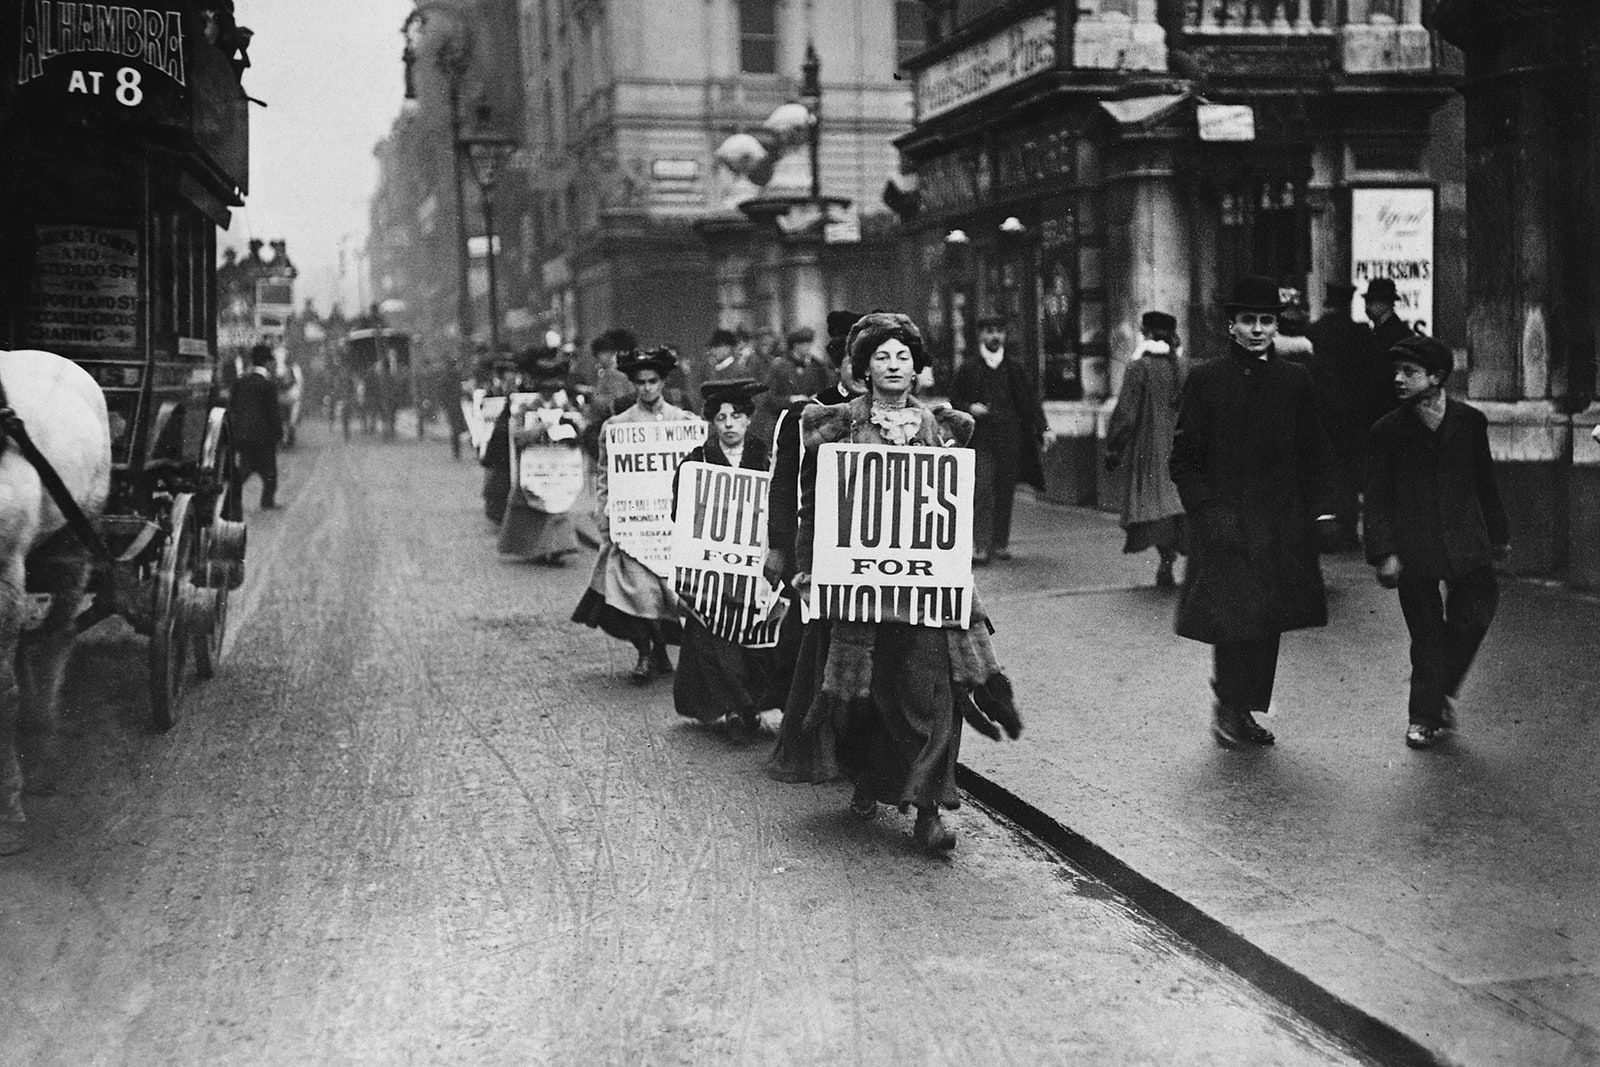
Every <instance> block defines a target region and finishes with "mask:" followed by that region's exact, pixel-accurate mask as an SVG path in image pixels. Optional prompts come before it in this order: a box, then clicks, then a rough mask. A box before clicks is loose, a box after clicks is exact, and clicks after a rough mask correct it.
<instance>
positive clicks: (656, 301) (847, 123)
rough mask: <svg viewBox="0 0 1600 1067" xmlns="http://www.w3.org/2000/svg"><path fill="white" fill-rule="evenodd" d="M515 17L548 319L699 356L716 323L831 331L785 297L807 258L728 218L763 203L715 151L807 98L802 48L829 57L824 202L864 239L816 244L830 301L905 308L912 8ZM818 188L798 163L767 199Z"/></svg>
mask: <svg viewBox="0 0 1600 1067" xmlns="http://www.w3.org/2000/svg"><path fill="white" fill-rule="evenodd" d="M520 6H521V26H522V69H523V70H524V72H525V76H526V85H525V88H526V103H527V107H526V119H527V121H526V139H527V143H528V146H529V148H530V149H531V155H532V159H531V164H532V165H531V168H530V178H531V183H532V190H531V191H532V197H531V203H530V205H529V210H528V213H527V214H526V215H525V216H524V217H523V219H522V220H521V226H522V233H523V242H522V251H523V255H524V256H525V257H526V259H527V262H526V263H525V267H526V269H527V270H528V271H529V274H530V278H531V280H532V283H533V287H534V289H535V290H536V294H537V296H536V303H537V310H538V314H539V316H540V322H541V323H542V324H543V325H545V326H547V327H550V328H553V329H556V330H558V331H559V332H560V333H561V334H562V335H563V336H564V337H566V338H568V339H572V338H577V339H580V340H581V339H588V338H592V337H594V336H595V335H596V334H598V333H599V332H601V331H602V330H604V329H606V328H607V327H609V326H613V325H627V326H629V327H631V328H633V329H634V330H636V331H637V332H638V333H639V335H640V336H641V337H643V338H647V339H652V340H661V341H670V342H676V343H678V344H681V345H684V346H690V347H693V346H698V345H699V344H701V343H703V342H704V340H705V338H706V337H707V335H708V334H709V333H710V331H711V330H712V328H713V327H716V326H718V325H723V326H728V327H744V328H748V329H755V328H759V327H770V328H773V329H782V328H785V327H788V326H792V325H801V324H805V325H811V326H812V327H814V328H816V329H818V330H820V329H821V327H822V326H823V323H822V321H820V318H818V317H817V316H816V314H815V312H814V310H807V311H805V312H803V313H802V312H799V311H797V309H796V307H794V306H793V304H792V301H789V302H786V299H785V296H784V294H785V291H786V287H789V284H790V281H792V279H789V278H788V277H787V275H786V272H789V271H791V270H792V269H794V268H795V264H794V263H793V262H789V263H786V262H785V255H786V251H785V248H786V247H787V246H786V245H785V243H784V242H782V241H780V240H778V239H777V237H776V235H775V234H772V233H768V232H766V231H763V230H762V229H761V228H760V227H758V226H757V225H756V224H755V223H752V222H751V221H750V220H749V219H747V218H746V217H745V216H744V215H743V214H742V213H741V212H740V211H739V210H738V209H737V207H736V206H735V202H736V201H738V200H740V199H744V198H748V197H750V196H752V195H754V194H755V193H756V192H757V190H756V189H755V188H754V187H753V186H751V185H750V183H748V182H741V181H740V180H738V179H736V178H735V177H734V176H733V175H732V174H731V173H730V172H729V171H728V170H726V169H725V168H723V167H721V166H720V165H719V164H718V163H717V161H716V159H715V158H714V153H715V152H716V150H717V148H718V146H719V145H720V144H721V143H722V142H723V141H724V139H726V138H727V137H728V136H729V135H730V134H734V133H737V132H740V131H743V130H748V129H750V128H751V127H754V126H757V125H759V124H760V123H761V122H762V121H763V120H764V119H766V118H767V116H768V115H769V114H770V113H771V112H772V111H773V110H774V109H775V108H777V107H778V106H779V105H782V104H784V103H788V102H792V101H794V100H795V98H796V94H797V91H798V88H799V82H800V73H801V63H802V60H803V58H804V55H805V51H806V46H807V43H808V42H814V44H815V47H816V51H817V53H818V55H819V57H820V59H821V63H822V86H823V90H824V96H823V103H822V113H823V123H822V127H821V130H822V138H821V170H822V189H823V192H824V193H825V194H827V195H832V196H842V197H848V198H850V199H851V200H852V201H853V204H854V208H855V209H856V210H857V211H858V212H859V213H860V219H861V222H860V226H861V231H862V233H863V234H864V235H865V237H866V240H864V241H863V242H859V243H853V244H848V245H846V244H837V245H829V246H827V247H826V248H825V249H824V250H823V252H822V258H823V263H822V266H823V271H822V277H823V279H824V282H825V284H826V285H827V286H828V287H829V291H828V293H827V294H826V295H825V302H831V303H833V304H835V305H839V304H845V303H851V302H854V303H872V302H877V303H889V302H891V301H893V300H894V299H895V298H896V295H897V293H898V289H897V288H896V287H895V284H890V282H891V280H892V279H894V278H897V275H895V274H894V272H893V270H892V265H893V263H894V262H895V260H896V259H897V255H896V253H895V248H896V244H895V238H894V235H893V233H892V230H893V225H892V224H893V221H894V217H893V215H892V214H891V213H889V211H888V210H887V209H886V208H885V207H884V206H883V202H882V200H881V194H882V192H883V188H884V185H885V182H886V181H887V180H888V179H889V178H890V177H892V176H893V175H894V174H895V173H896V172H897V171H898V169H899V161H898V158H897V155H896V152H895V150H894V147H893V143H892V141H893V138H894V137H896V136H898V135H899V134H901V133H904V132H905V131H906V130H907V129H909V127H910V118H911V96H910V90H909V87H908V86H907V85H906V84H905V83H903V82H901V81H897V80H896V78H895V72H896V67H897V64H898V61H899V58H900V57H901V56H902V55H904V54H906V53H908V52H910V51H914V50H916V49H917V48H920V46H921V43H922V39H923V30H924V13H923V11H922V9H921V6H920V5H919V4H917V3H892V2H880V0H815V2H814V3H808V4H798V3H793V2H780V0H611V2H609V3H604V4H601V3H596V2H593V0H521V5H520ZM807 180H808V170H807V163H806V154H805V152H804V151H803V150H802V151H800V152H797V153H794V154H793V155H791V156H790V157H788V158H787V159H786V160H785V161H784V162H783V163H782V164H781V165H780V167H779V168H778V173H777V174H776V175H775V176H774V178H773V180H772V187H784V188H790V189H793V188H795V187H797V185H798V184H802V183H804V182H806V181H807ZM875 235H877V236H875ZM790 259H793V257H792V256H791V257H790ZM873 260H876V261H877V262H876V269H870V268H869V267H868V266H867V264H869V263H871V262H872V261H873ZM896 284H897V283H896ZM797 317H805V318H817V321H810V322H806V323H799V322H796V321H793V320H795V319H796V318H797Z"/></svg>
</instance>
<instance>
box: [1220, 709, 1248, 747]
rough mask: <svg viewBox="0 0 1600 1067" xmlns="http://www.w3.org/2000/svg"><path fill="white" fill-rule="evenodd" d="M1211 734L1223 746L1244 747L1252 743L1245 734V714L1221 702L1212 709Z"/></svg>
mask: <svg viewBox="0 0 1600 1067" xmlns="http://www.w3.org/2000/svg"><path fill="white" fill-rule="evenodd" d="M1211 736H1212V737H1214V738H1216V740H1217V744H1219V745H1221V746H1222V747H1223V748H1243V747H1244V746H1245V745H1247V744H1249V743H1250V739H1249V737H1247V736H1246V735H1245V729H1244V721H1243V716H1241V715H1240V713H1239V712H1237V711H1234V710H1233V709H1232V708H1225V707H1223V706H1222V705H1221V704H1217V705H1215V706H1214V707H1213V708H1212V709H1211Z"/></svg>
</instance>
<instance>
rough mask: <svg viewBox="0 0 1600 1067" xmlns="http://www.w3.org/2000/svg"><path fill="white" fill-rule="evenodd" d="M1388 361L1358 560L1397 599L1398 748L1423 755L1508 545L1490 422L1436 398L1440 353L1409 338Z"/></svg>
mask: <svg viewBox="0 0 1600 1067" xmlns="http://www.w3.org/2000/svg"><path fill="white" fill-rule="evenodd" d="M1389 353H1390V356H1391V357H1392V358H1393V359H1394V368H1395V370H1394V384H1395V393H1396V394H1397V395H1398V396H1399V397H1400V400H1401V401H1402V403H1401V406H1400V407H1399V408H1397V409H1395V410H1394V411H1392V412H1390V413H1389V414H1388V415H1385V416H1384V417H1383V418H1381V419H1379V420H1378V422H1377V425H1375V426H1373V427H1372V434H1371V446H1372V447H1371V454H1370V458H1369V460H1368V464H1367V498H1366V500H1367V524H1366V530H1365V535H1366V549H1367V560H1368V562H1370V563H1371V564H1373V565H1374V566H1375V567H1377V578H1378V582H1379V584H1380V585H1382V586H1383V587H1384V588H1385V589H1397V590H1399V594H1400V611H1401V613H1402V614H1403V615H1404V616H1405V620H1406V629H1407V630H1409V631H1410V633H1411V698H1410V701H1409V716H1410V723H1409V725H1408V726H1407V728H1406V744H1407V745H1410V746H1411V747H1412V748H1428V747H1430V746H1432V745H1433V744H1434V743H1436V742H1437V741H1438V740H1439V738H1440V737H1441V736H1442V735H1443V734H1444V732H1445V731H1446V730H1448V729H1449V728H1450V727H1451V726H1452V725H1454V719H1455V716H1454V714H1453V709H1452V705H1453V702H1454V701H1455V698H1456V694H1457V693H1458V692H1459V691H1460V689H1461V682H1462V680H1463V679H1464V678H1465V677H1466V675H1467V670H1468V668H1470V667H1471V666H1472V660H1473V657H1474V656H1476V655H1477V652H1478V646H1479V645H1480V644H1482V643H1483V638H1484V636H1485V635H1486V634H1487V633H1488V632H1489V624H1490V623H1491V622H1492V621H1493V620H1494V613H1495V608H1496V607H1497V606H1498V605H1499V602H1500V588H1499V585H1498V583H1497V582H1496V580H1495V574H1494V564H1495V563H1496V562H1497V561H1500V560H1504V559H1505V558H1506V556H1507V554H1509V552H1510V551H1511V545H1510V541H1511V535H1510V527H1509V525H1508V524H1507V521H1506V509H1505V506H1504V504H1502V503H1501V500H1500V491H1499V488H1498V487H1497V486H1496V485H1495V478H1494V461H1493V459H1492V458H1491V457H1490V454H1489V421H1488V420H1487V419H1486V418H1484V416H1483V413H1482V412H1480V411H1479V410H1478V409H1477V408H1474V407H1473V406H1471V405H1470V404H1465V403H1462V402H1461V401H1459V400H1455V399H1453V398H1451V397H1447V396H1446V395H1445V393H1444V383H1445V381H1446V380H1447V379H1448V378H1449V377H1450V371H1451V368H1452V366H1453V365H1454V362H1455V360H1454V356H1453V354H1452V353H1451V351H1450V349H1449V348H1448V347H1447V346H1446V345H1444V344H1442V343H1441V342H1439V341H1436V340H1434V339H1433V338H1431V337H1422V336H1417V335H1413V336H1410V337H1405V338H1402V339H1401V340H1400V342H1399V343H1398V344H1396V345H1395V346H1394V347H1393V348H1392V349H1390V350H1389ZM1441 586H1443V588H1444V596H1443V598H1442V599H1441V597H1440V595H1439V594H1440V587H1441Z"/></svg>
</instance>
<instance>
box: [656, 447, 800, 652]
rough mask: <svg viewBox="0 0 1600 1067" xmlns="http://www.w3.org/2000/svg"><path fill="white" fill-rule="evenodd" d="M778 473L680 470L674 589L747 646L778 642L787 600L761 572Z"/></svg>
mask: <svg viewBox="0 0 1600 1067" xmlns="http://www.w3.org/2000/svg"><path fill="white" fill-rule="evenodd" d="M771 484H772V475H771V474H769V473H767V472H766V471H754V470H743V469H740V468H738V467H724V466H717V465H713V464H710V463H700V462H698V461H696V462H692V463H685V464H683V466H682V467H681V468H680V469H679V471H678V514H677V516H676V519H675V520H674V525H673V530H672V562H673V569H674V573H675V577H674V587H675V588H676V589H677V591H678V596H679V597H681V598H682V599H683V602H684V605H685V606H686V607H687V608H688V610H689V611H690V612H691V613H693V615H694V617H695V618H697V619H699V620H700V622H701V623H702V624H703V625H704V626H705V627H706V629H708V630H710V631H711V632H712V633H713V634H715V635H716V636H718V637H720V638H722V639H723V640H725V641H732V642H733V643H734V644H736V645H744V646H745V647H747V648H771V647H772V646H774V645H776V644H777V643H778V628H779V627H780V626H781V625H782V624H783V617H784V613H785V609H786V607H787V605H788V600H787V599H786V598H784V597H782V596H780V595H779V593H778V589H777V587H776V586H774V585H773V584H772V583H771V582H769V581H767V578H766V576H765V575H764V574H762V571H761V568H762V564H763V562H764V561H765V560H766V556H767V492H768V489H769V487H770V486H771Z"/></svg>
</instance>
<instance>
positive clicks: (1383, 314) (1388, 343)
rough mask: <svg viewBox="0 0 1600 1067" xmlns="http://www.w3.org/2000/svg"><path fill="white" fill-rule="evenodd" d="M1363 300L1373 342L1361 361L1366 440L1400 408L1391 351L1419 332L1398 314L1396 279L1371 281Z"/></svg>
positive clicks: (1360, 388)
mask: <svg viewBox="0 0 1600 1067" xmlns="http://www.w3.org/2000/svg"><path fill="white" fill-rule="evenodd" d="M1361 300H1362V304H1363V305H1364V306H1365V307H1366V311H1367V320H1368V321H1369V322H1371V323H1372V343H1371V345H1370V346H1369V347H1368V349H1367V352H1366V358H1365V359H1364V360H1363V361H1362V366H1361V377H1360V379H1359V384H1358V386H1357V397H1358V400H1357V404H1358V405H1359V407H1360V411H1359V413H1358V414H1359V419H1360V422H1361V433H1362V435H1363V436H1362V440H1363V441H1365V440H1366V438H1365V435H1366V433H1367V432H1368V431H1369V430H1371V429H1372V424H1373V423H1375V422H1377V421H1378V420H1379V419H1381V418H1383V417H1384V416H1385V415H1387V414H1389V412H1391V411H1393V410H1394V409H1395V408H1397V407H1399V406H1400V402H1399V401H1398V400H1396V399H1395V390H1394V362H1393V361H1392V360H1391V359H1390V358H1389V351H1390V349H1392V348H1394V346H1395V345H1397V344H1399V343H1400V342H1401V341H1403V340H1405V339H1406V338H1407V337H1412V336H1414V335H1415V333H1416V331H1414V330H1412V328H1411V327H1410V326H1408V325H1406V323H1405V321H1404V320H1403V319H1401V318H1400V316H1399V315H1398V314H1396V313H1395V304H1397V303H1398V302H1399V300H1400V294H1399V292H1398V291H1396V289H1395V285H1394V279H1393V278H1375V279H1373V280H1372V281H1370V282H1368V283H1367V291H1366V292H1365V293H1364V294H1362V297H1361Z"/></svg>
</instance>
